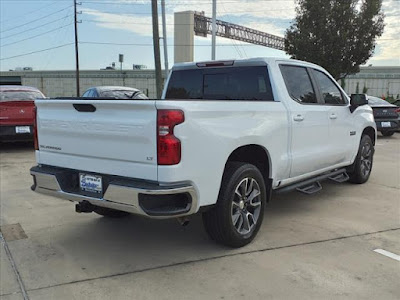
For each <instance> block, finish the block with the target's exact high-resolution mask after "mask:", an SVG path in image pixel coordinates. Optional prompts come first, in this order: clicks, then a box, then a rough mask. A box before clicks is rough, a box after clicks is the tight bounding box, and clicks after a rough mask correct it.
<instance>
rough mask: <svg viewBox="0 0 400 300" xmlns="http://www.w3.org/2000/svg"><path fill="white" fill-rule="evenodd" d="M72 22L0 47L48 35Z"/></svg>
mask: <svg viewBox="0 0 400 300" xmlns="http://www.w3.org/2000/svg"><path fill="white" fill-rule="evenodd" d="M71 24H72V23H69V24H67V25H64V26H61V27H58V28H55V29H52V30H49V31H46V32H43V33H40V34H37V35H34V36H31V37H28V38H25V39H22V40H18V41H15V42H12V43H8V44H5V45H2V46H0V48H3V47H7V46H11V45H14V44H18V43H21V42H24V41H27V40H31V39H34V38H37V37H39V36H42V35H46V34H48V33H51V32H54V31H56V30H58V29H61V28H64V27H67V26H69V25H71Z"/></svg>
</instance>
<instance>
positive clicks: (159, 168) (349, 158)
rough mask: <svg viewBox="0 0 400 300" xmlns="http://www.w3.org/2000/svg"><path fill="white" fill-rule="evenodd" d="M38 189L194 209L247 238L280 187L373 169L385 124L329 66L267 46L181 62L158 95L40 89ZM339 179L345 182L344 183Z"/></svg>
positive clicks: (83, 199)
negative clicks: (256, 54) (66, 95)
mask: <svg viewBox="0 0 400 300" xmlns="http://www.w3.org/2000/svg"><path fill="white" fill-rule="evenodd" d="M35 103H36V106H37V127H36V128H37V131H36V132H37V135H36V139H37V142H38V147H37V149H36V160H37V164H38V165H37V166H35V167H33V168H32V169H31V174H32V176H33V178H34V184H33V186H32V189H33V190H34V191H36V192H39V193H43V194H48V195H52V196H55V197H58V198H64V199H67V200H71V201H77V202H78V204H77V205H76V210H77V211H78V212H92V211H94V212H97V213H99V214H101V215H105V216H114V217H117V216H122V215H125V214H128V213H131V214H137V215H142V216H147V217H151V218H179V219H180V220H184V219H185V218H187V217H188V216H190V215H193V214H196V213H199V212H200V213H202V214H203V220H204V225H205V228H206V230H207V232H208V233H209V234H210V236H211V237H212V238H213V239H214V240H216V241H217V242H220V243H223V244H225V245H229V246H232V247H240V246H244V245H246V244H248V243H249V242H250V241H251V240H252V239H253V238H254V237H255V235H256V234H257V232H258V230H259V228H260V226H261V223H262V221H263V217H264V207H265V205H266V203H267V202H268V201H270V200H271V193H272V191H273V190H275V191H277V192H279V191H280V192H284V191H288V190H293V189H297V190H299V191H301V192H304V193H307V194H310V193H314V192H317V191H319V190H320V189H321V185H320V181H321V180H323V179H328V178H329V179H331V180H334V181H337V182H343V181H347V180H350V181H351V182H355V183H364V182H366V181H367V180H368V178H369V175H370V172H371V169H372V162H373V154H374V145H375V140H376V125H375V122H374V117H373V114H372V109H371V107H369V106H368V105H365V104H367V100H366V97H365V95H352V98H351V100H350V99H348V97H347V96H346V94H345V92H344V91H343V90H342V89H341V87H340V86H339V85H338V84H337V83H336V81H335V80H334V79H333V78H332V77H331V76H330V75H329V74H328V73H327V72H326V71H325V70H324V69H323V68H321V67H319V66H317V65H314V64H310V63H306V62H302V61H295V60H288V59H280V58H279V59H275V58H257V59H246V60H235V61H233V60H232V61H212V62H200V63H183V64H176V65H175V66H174V67H173V69H172V72H171V73H170V76H169V78H168V82H167V84H166V87H165V89H164V92H163V97H162V99H159V100H142V101H129V100H115V99H114V100H104V99H103V100H82V99H73V98H71V99H69V100H68V99H66V100H51V99H50V100H49V99H47V100H45V101H43V100H37V101H36V102H35ZM338 188H339V187H338Z"/></svg>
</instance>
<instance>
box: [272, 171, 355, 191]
mask: <svg viewBox="0 0 400 300" xmlns="http://www.w3.org/2000/svg"><path fill="white" fill-rule="evenodd" d="M325 179H330V180H333V181H335V182H344V181H346V180H348V179H349V175H347V173H346V169H345V168H343V169H338V170H334V171H331V172H328V173H325V174H322V175H318V176H316V177H313V178H309V179H306V180H304V181H300V182H296V183H293V184H291V185H288V186H285V187H282V188H280V189H277V190H276V193H278V194H280V193H285V192H289V191H293V190H297V191H299V192H302V193H304V194H307V195H311V194H314V193H317V192H319V191H320V190H322V186H321V183H320V181H322V180H325Z"/></svg>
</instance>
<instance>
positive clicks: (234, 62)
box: [172, 57, 322, 70]
mask: <svg viewBox="0 0 400 300" xmlns="http://www.w3.org/2000/svg"><path fill="white" fill-rule="evenodd" d="M276 61H280V62H288V63H294V62H295V63H296V64H299V65H303V66H308V67H314V68H318V69H322V68H321V67H320V66H318V65H315V64H313V63H309V62H306V61H301V60H296V59H291V58H284V57H255V58H247V59H230V60H229V59H223V60H215V61H201V62H185V63H176V64H174V66H173V67H172V69H173V70H183V69H193V68H198V67H199V65H204V67H205V66H206V65H208V66H210V67H212V66H213V65H214V66H216V67H218V66H223V65H222V64H225V66H262V65H266V64H272V63H275V62H276Z"/></svg>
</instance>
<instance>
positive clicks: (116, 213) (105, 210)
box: [93, 206, 130, 218]
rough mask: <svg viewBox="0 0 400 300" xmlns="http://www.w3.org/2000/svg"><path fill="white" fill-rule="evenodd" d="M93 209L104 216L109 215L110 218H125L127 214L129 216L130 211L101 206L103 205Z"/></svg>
mask: <svg viewBox="0 0 400 300" xmlns="http://www.w3.org/2000/svg"><path fill="white" fill-rule="evenodd" d="M93 211H94V212H95V213H96V214H99V215H102V216H103V217H108V218H123V217H126V216H129V215H130V213H128V212H126V211H120V210H115V209H111V208H106V207H101V206H96V207H95V208H94V209H93Z"/></svg>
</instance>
